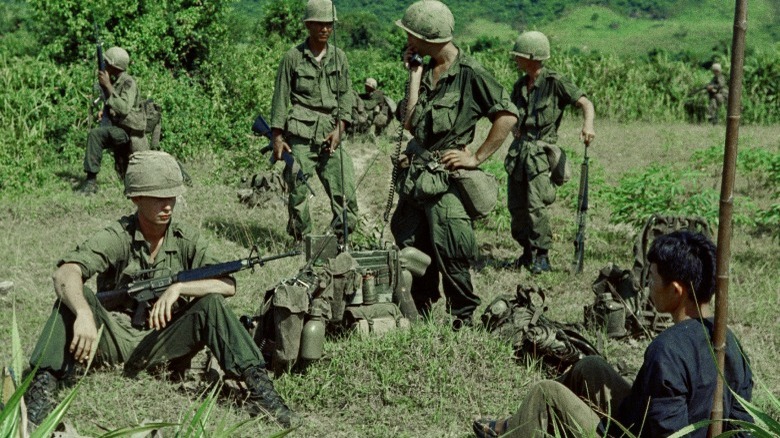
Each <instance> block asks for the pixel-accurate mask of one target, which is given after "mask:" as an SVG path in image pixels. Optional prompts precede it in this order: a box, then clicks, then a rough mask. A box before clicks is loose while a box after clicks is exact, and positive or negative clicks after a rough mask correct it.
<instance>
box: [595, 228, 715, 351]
mask: <svg viewBox="0 0 780 438" xmlns="http://www.w3.org/2000/svg"><path fill="white" fill-rule="evenodd" d="M678 230H689V231H694V232H700V233H703V234H705V235H706V236H707V237H710V236H711V235H712V229H711V228H710V226H709V225H708V224H707V221H706V220H705V219H704V218H702V217H698V216H669V215H660V214H653V215H651V216H650V217H649V218H648V220H647V221H646V222H645V225H644V226H643V227H642V230H641V231H640V232H639V234H638V235H637V238H636V242H635V243H634V248H633V252H634V266H633V267H632V269H622V268H620V267H619V266H617V265H615V264H613V263H609V264H608V265H607V266H605V267H604V268H602V269H601V270H600V271H599V275H598V277H597V278H596V281H594V282H593V287H592V290H593V293H594V294H595V298H594V302H593V304H591V305H587V306H585V309H584V314H585V326H586V327H589V328H596V329H599V330H605V331H606V332H607V336H608V337H610V338H615V339H620V338H624V337H627V336H631V337H642V336H647V337H652V335H653V334H654V333H660V332H662V331H664V330H665V329H667V328H668V327H670V326H671V325H672V318H671V315H669V314H668V313H659V312H658V311H657V310H656V309H655V306H654V305H653V303H652V302H651V301H650V290H649V288H648V277H649V273H650V263H649V262H648V261H647V251H648V249H650V245H651V244H652V243H653V240H655V238H656V237H658V236H661V235H663V234H668V233H671V232H673V231H678Z"/></svg>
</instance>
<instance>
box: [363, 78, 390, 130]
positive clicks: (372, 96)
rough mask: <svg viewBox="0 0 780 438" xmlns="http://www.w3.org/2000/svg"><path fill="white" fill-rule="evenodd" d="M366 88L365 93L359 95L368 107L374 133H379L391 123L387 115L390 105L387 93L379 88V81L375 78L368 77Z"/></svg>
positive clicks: (370, 125)
mask: <svg viewBox="0 0 780 438" xmlns="http://www.w3.org/2000/svg"><path fill="white" fill-rule="evenodd" d="M365 90H366V92H365V93H363V94H360V95H359V96H360V100H362V101H363V104H364V106H365V108H366V115H367V117H368V125H369V127H373V130H374V135H379V134H381V133H382V131H383V130H384V129H385V127H386V126H387V125H388V124H389V123H390V118H389V117H388V116H387V115H388V106H387V100H385V93H383V92H382V90H379V89H377V82H376V79H374V78H368V79H366V83H365Z"/></svg>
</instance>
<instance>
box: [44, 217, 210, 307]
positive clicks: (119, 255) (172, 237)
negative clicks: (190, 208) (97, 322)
mask: <svg viewBox="0 0 780 438" xmlns="http://www.w3.org/2000/svg"><path fill="white" fill-rule="evenodd" d="M65 263H75V264H77V265H79V266H80V267H81V277H82V278H83V279H84V280H85V281H86V280H87V279H89V278H91V277H92V276H93V275H97V276H98V277H97V288H98V291H108V290H113V289H116V288H118V287H123V286H126V285H127V284H128V283H129V282H130V281H131V279H132V276H133V275H135V274H137V273H138V272H139V271H141V270H149V269H151V270H153V272H151V274H150V278H157V277H161V276H164V275H171V274H176V273H178V272H180V271H183V270H187V269H194V268H199V267H202V266H207V265H212V264H216V263H219V261H218V260H217V259H215V258H214V257H213V256H212V255H211V254H210V252H209V250H208V244H207V242H206V241H205V240H204V239H202V238H201V237H200V234H199V233H198V232H197V231H194V230H190V229H188V228H185V227H183V226H181V225H179V224H177V223H175V222H171V223H170V224H169V225H168V229H167V230H166V231H165V238H164V239H163V244H162V248H160V250H159V251H158V252H157V257H156V259H155V260H154V261H152V257H151V250H150V245H149V242H147V241H146V239H144V236H143V234H141V230H140V228H139V226H138V216H137V214H134V215H131V216H124V217H122V218H121V219H119V220H118V221H117V222H114V223H112V224H111V225H109V226H107V227H106V228H105V229H103V230H101V231H99V232H97V233H95V234H93V235H92V236H91V237H90V238H89V239H87V240H86V242H84V243H82V244H81V245H78V246H77V247H76V249H75V250H73V251H71V252H69V253H68V254H66V255H65V256H64V257H63V258H62V259H61V260H60V261H59V262H58V263H57V266H61V265H63V264H65Z"/></svg>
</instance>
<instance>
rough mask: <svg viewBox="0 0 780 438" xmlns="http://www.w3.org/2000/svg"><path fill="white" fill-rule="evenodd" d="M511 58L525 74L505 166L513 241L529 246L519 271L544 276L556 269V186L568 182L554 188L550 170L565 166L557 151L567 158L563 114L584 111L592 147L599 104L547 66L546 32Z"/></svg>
mask: <svg viewBox="0 0 780 438" xmlns="http://www.w3.org/2000/svg"><path fill="white" fill-rule="evenodd" d="M510 53H511V54H512V55H513V56H514V57H515V62H516V63H517V68H518V69H519V70H520V71H521V72H524V73H525V75H524V76H522V77H521V78H520V79H519V80H518V81H517V82H515V85H514V87H513V89H512V102H514V104H515V105H516V106H517V108H518V110H519V111H520V122H519V123H518V124H517V126H516V127H515V130H514V137H515V139H514V141H513V142H512V145H511V146H510V147H509V152H508V153H507V156H506V159H505V161H504V167H505V168H506V172H507V174H508V178H507V180H508V183H507V204H508V207H509V213H510V215H511V217H512V225H511V227H512V237H514V239H515V240H516V241H517V242H518V243H519V244H520V246H522V247H523V254H522V255H521V256H520V257H519V258H518V259H517V260H516V261H515V262H514V263H513V266H514V267H515V268H519V267H521V266H522V267H526V268H530V270H531V272H533V273H535V274H538V273H541V272H545V271H550V270H551V267H550V261H549V258H548V252H549V250H550V247H551V246H552V230H551V229H550V219H549V216H548V213H547V207H548V206H549V205H550V204H552V203H553V202H554V201H555V190H556V187H555V186H556V185H557V183H558V182H560V183H562V181H557V182H555V183H554V182H553V181H552V180H551V178H550V176H551V174H550V171H551V169H554V168H555V167H556V166H558V165H559V164H560V165H564V164H563V163H550V160H549V159H548V154H550V152H551V151H552V152H553V154H551V155H556V154H557V155H556V156H558V157H560V156H561V153H562V151H561V150H560V148H558V147H557V146H555V143H556V142H557V141H558V127H559V126H560V124H561V120H562V118H563V110H564V108H565V107H566V106H567V105H574V106H576V107H578V108H580V109H582V115H583V123H582V132H581V134H580V138H581V139H582V140H583V141H584V142H585V144H586V145H588V144H590V142H591V141H592V140H593V138H594V137H595V133H594V131H593V118H594V111H593V104H592V103H591V102H590V100H588V98H587V97H585V94H584V93H583V92H582V91H581V90H580V89H579V88H577V86H576V85H574V84H573V83H572V82H571V81H569V80H568V79H566V78H564V77H563V76H561V75H560V74H558V73H556V72H554V71H552V70H549V69H548V68H546V67H545V66H544V65H543V64H542V62H543V61H544V60H546V59H549V58H550V42H549V41H548V40H547V37H546V36H545V35H544V34H543V33H541V32H536V31H531V32H524V33H523V34H521V35H520V37H519V38H518V39H517V42H516V43H515V46H514V48H513V50H512V51H511V52H510ZM564 159H565V158H564Z"/></svg>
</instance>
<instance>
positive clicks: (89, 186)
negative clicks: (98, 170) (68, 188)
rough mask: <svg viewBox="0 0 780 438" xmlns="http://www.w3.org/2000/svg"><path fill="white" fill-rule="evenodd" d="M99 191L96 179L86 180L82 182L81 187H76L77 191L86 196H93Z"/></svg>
mask: <svg viewBox="0 0 780 438" xmlns="http://www.w3.org/2000/svg"><path fill="white" fill-rule="evenodd" d="M97 191H98V185H97V180H94V179H87V180H84V182H82V183H81V185H80V186H79V188H78V189H76V192H78V193H79V194H80V195H84V196H92V195H94V194H95V193H97Z"/></svg>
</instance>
